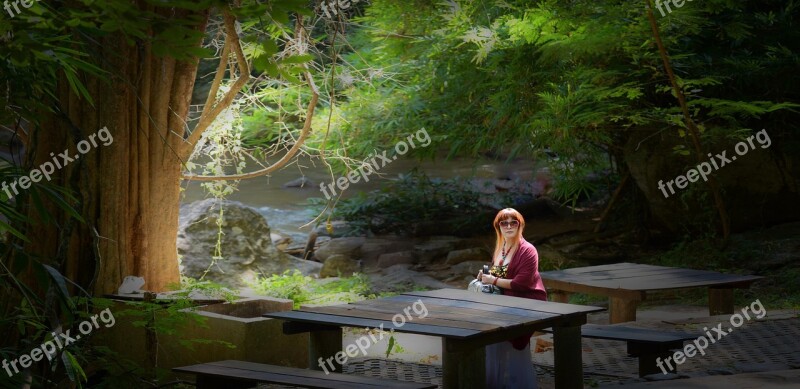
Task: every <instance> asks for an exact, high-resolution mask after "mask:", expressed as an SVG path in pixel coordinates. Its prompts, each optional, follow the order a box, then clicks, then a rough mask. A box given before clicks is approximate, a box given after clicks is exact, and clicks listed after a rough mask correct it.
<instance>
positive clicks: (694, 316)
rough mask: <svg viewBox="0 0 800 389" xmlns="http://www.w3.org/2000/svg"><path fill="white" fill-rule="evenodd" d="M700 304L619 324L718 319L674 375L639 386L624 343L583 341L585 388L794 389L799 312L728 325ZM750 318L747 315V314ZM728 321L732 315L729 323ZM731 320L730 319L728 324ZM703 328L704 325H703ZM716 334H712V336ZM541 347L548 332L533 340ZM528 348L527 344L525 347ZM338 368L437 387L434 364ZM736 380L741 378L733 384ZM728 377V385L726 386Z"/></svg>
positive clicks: (547, 353)
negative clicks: (709, 339)
mask: <svg viewBox="0 0 800 389" xmlns="http://www.w3.org/2000/svg"><path fill="white" fill-rule="evenodd" d="M706 309H707V308H704V307H686V306H667V307H657V308H654V309H649V310H647V309H643V310H641V311H640V312H639V313H638V317H637V321H636V322H631V323H625V325H626V326H633V327H641V328H659V329H664V330H683V331H689V332H697V333H704V332H705V331H710V332H712V333H714V332H713V331H711V328H712V327H716V326H717V325H718V324H720V323H721V324H722V327H721V328H723V329H724V330H725V331H726V333H727V334H726V335H724V336H722V337H721V338H720V339H719V340H716V341H715V342H714V343H713V344H711V345H709V347H708V348H707V349H706V354H705V355H700V354H698V355H696V356H694V357H693V358H688V359H686V362H684V363H683V364H682V365H680V367H679V369H678V373H679V374H678V375H671V376H663V375H662V374H660V373H659V374H656V375H655V377H647V378H651V379H652V378H655V379H665V378H666V379H669V381H659V382H652V383H647V380H645V379H641V378H639V377H638V362H637V359H636V358H632V357H628V356H627V352H626V344H625V342H619V341H610V340H599V339H585V338H584V339H583V370H584V382H585V384H586V387H587V388H591V387H611V386H613V387H619V386H620V385H622V386H624V387H631V388H642V389H644V388H653V389H656V388H725V389H733V388H746V387H749V386H742V385H752V387H753V388H758V389H767V388H787V387H789V386H786V385H789V383H791V385H794V386H792V387H798V388H800V384H798V382H800V370H792V369H800V312H798V311H774V312H772V311H770V312H768V314H767V315H766V317H764V318H763V319H759V320H756V319H755V317H753V318H752V319H751V320H746V319H745V320H743V322H742V324H741V325H740V326H739V327H735V326H732V325H731V324H730V318H731V315H719V316H711V317H709V316H707V315H708V313H707V312H708V311H707V310H706ZM751 316H754V315H752V314H751ZM734 321H735V322H736V320H734ZM589 322H590V323H598V324H606V323H608V315H607V314H603V313H601V314H593V315H591V316H590V318H589ZM736 323H738V322H736ZM706 329H707V330H706ZM715 336H717V337H719V335H718V334H717V335H715ZM537 338H539V339H541V340H542V342H541V344H546V342H547V341H548V340H552V337H551V335H542V336H540V337H537ZM533 351H535V350H534V349H533V348H532V352H533ZM540 351H541V352H533V361H534V365H535V366H536V370H537V374H538V377H539V388H540V389H550V388H553V387H554V380H553V355H552V350H546V349H545V350H540ZM344 370H345V372H347V373H350V374H363V375H367V376H374V377H385V378H390V379H396V380H404V381H416V382H426V383H427V382H430V383H436V384H439V385H441V374H442V372H441V366H436V365H425V364H416V363H407V362H398V361H393V360H385V359H378V358H371V359H366V360H361V361H356V362H353V363H350V364H348V365H347V366H345V369H344ZM739 379H741V380H743V381H742V383H741V384H740V382H739ZM732 380H735V382H736V384H735V385H734V384H731V382H733V381H732Z"/></svg>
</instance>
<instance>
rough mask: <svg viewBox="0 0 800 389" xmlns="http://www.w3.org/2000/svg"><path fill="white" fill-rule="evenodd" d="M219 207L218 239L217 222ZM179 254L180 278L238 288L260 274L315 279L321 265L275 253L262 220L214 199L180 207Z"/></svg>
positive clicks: (242, 207)
mask: <svg viewBox="0 0 800 389" xmlns="http://www.w3.org/2000/svg"><path fill="white" fill-rule="evenodd" d="M220 207H222V215H223V222H222V236H221V237H220V236H219V226H217V220H218V218H219V215H220ZM179 223H180V225H179V227H178V254H179V255H180V256H181V267H182V270H181V271H182V274H184V275H186V276H188V277H193V278H200V277H203V275H204V274H205V273H206V271H208V273H207V274H205V278H204V279H208V280H211V281H214V282H217V283H220V284H223V285H227V286H233V287H239V286H244V285H245V283H246V282H247V281H252V280H254V279H255V278H256V276H258V275H263V276H269V275H272V274H281V273H283V272H284V271H286V270H289V269H298V270H300V271H301V272H302V273H303V274H317V273H318V272H319V270H320V268H321V267H322V265H321V264H319V263H316V262H312V261H304V260H302V259H299V258H295V257H292V256H290V255H287V254H285V253H283V252H282V251H280V250H278V249H277V248H276V247H275V246H274V245H273V243H272V238H271V234H270V229H269V226H268V225H267V221H266V219H264V217H263V216H262V215H261V214H259V213H258V212H257V211H256V210H255V209H253V208H250V207H248V206H246V205H244V204H241V203H238V202H235V201H227V200H222V201H218V200H215V199H206V200H202V201H196V202H193V203H190V204H185V205H183V206H181V213H180V219H179ZM217 239H222V241H221V245H222V246H221V247H222V257H221V258H217V259H216V260H215V261H213V262H212V258H213V257H214V251H215V248H216V244H217Z"/></svg>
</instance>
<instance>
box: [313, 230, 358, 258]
mask: <svg viewBox="0 0 800 389" xmlns="http://www.w3.org/2000/svg"><path fill="white" fill-rule="evenodd" d="M365 241H366V238H364V237H362V236H356V237H350V238H336V239H331V240H330V241H329V242H328V243H325V244H324V245H323V246H321V247H320V248H319V249H317V251H315V252H314V257H315V258H316V259H317V260H318V261H320V262H325V261H327V260H328V258H329V257H331V256H333V255H336V254H339V255H344V256H345V257H349V258H361V246H362V245H363V244H364V242H365Z"/></svg>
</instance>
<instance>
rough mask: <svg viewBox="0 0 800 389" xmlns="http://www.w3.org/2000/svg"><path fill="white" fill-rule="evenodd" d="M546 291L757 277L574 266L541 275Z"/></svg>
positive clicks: (738, 281) (743, 281) (739, 281)
mask: <svg viewBox="0 0 800 389" xmlns="http://www.w3.org/2000/svg"><path fill="white" fill-rule="evenodd" d="M541 275H542V280H543V281H544V282H545V285H546V286H547V287H548V288H555V289H560V290H569V289H564V287H567V286H569V285H573V286H581V285H583V286H589V287H593V288H600V289H625V290H633V291H649V290H661V289H680V288H694V287H700V286H724V285H731V286H748V285H749V284H750V283H752V282H753V281H756V280H758V279H761V278H763V277H760V276H742V275H736V274H723V273H718V272H714V271H707V270H694V269H682V268H676V267H666V266H654V265H642V264H637V263H628V262H623V263H615V264H613V265H601V266H588V267H577V268H572V269H566V270H558V271H546V272H541Z"/></svg>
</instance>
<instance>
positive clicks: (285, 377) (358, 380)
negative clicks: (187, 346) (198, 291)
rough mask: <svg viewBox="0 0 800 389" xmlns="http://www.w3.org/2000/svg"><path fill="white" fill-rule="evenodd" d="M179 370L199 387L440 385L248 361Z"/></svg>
mask: <svg viewBox="0 0 800 389" xmlns="http://www.w3.org/2000/svg"><path fill="white" fill-rule="evenodd" d="M172 370H173V371H176V372H179V373H187V374H194V375H197V376H198V388H201V387H203V386H205V387H215V386H213V385H219V384H222V383H224V384H225V387H226V388H234V387H244V386H237V385H236V383H242V384H244V383H252V384H255V383H274V384H283V385H294V386H299V387H304V388H332V389H340V388H341V389H350V388H358V389H380V388H397V389H428V388H435V387H436V385H432V384H420V383H416V382H403V381H391V380H385V379H378V378H371V377H364V376H357V375H345V374H340V373H330V374H326V373H324V372H322V371H317V370H308V369H298V368H293V367H285V366H274V365H266V364H261V363H253V362H246V361H235V360H227V361H218V362H210V363H202V364H197V365H191V366H184V367H176V368H174V369H172Z"/></svg>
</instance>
